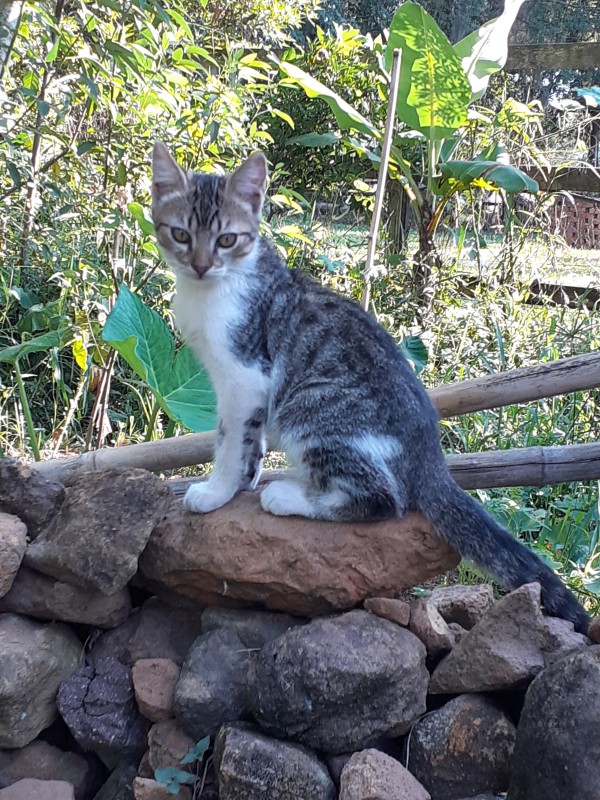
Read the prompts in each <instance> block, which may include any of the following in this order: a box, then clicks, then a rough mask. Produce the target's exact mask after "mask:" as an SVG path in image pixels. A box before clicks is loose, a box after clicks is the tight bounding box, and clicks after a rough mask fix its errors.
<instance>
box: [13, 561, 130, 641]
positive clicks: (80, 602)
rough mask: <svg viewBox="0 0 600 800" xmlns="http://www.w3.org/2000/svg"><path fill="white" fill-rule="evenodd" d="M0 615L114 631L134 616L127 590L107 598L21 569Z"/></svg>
mask: <svg viewBox="0 0 600 800" xmlns="http://www.w3.org/2000/svg"><path fill="white" fill-rule="evenodd" d="M0 611H13V612H17V613H19V614H27V615H28V616H29V617H34V618H35V619H51V620H60V621H61V622H79V623H82V624H84V625H95V626H98V627H99V628H114V627H115V626H116V625H120V624H121V623H122V622H124V621H125V620H126V619H127V617H128V616H129V614H130V613H131V601H130V599H129V591H128V590H127V589H126V588H125V589H120V590H119V591H118V592H116V593H115V594H111V595H109V596H106V595H104V594H101V593H100V592H94V591H90V590H89V589H82V588H80V587H78V586H70V585H69V584H68V583H62V582H61V581H58V580H56V578H50V577H49V576H48V575H42V573H41V572H36V571H35V570H33V569H28V568H27V567H21V569H20V570H19V572H18V575H17V577H16V578H15V581H14V583H13V585H12V589H11V590H10V592H8V594H7V595H6V596H5V597H3V598H2V599H1V600H0Z"/></svg>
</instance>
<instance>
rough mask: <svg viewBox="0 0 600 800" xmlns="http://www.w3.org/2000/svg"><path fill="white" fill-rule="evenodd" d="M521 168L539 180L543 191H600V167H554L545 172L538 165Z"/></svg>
mask: <svg viewBox="0 0 600 800" xmlns="http://www.w3.org/2000/svg"><path fill="white" fill-rule="evenodd" d="M520 169H521V170H522V171H523V172H525V174H527V175H529V177H530V178H533V179H534V180H535V181H537V182H538V185H539V187H540V190H541V191H543V192H560V191H565V192H583V193H584V194H585V193H600V168H595V169H594V168H592V167H587V168H582V169H565V168H560V169H557V168H555V167H552V168H550V169H549V170H544V172H542V171H541V170H540V169H539V168H538V167H520Z"/></svg>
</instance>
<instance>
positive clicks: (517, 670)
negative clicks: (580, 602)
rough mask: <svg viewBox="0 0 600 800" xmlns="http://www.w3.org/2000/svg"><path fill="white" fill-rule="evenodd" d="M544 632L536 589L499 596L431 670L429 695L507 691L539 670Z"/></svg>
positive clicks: (523, 588) (535, 586)
mask: <svg viewBox="0 0 600 800" xmlns="http://www.w3.org/2000/svg"><path fill="white" fill-rule="evenodd" d="M545 648H546V627H545V624H544V618H543V616H542V613H541V610H540V586H539V584H537V583H529V584H526V585H525V586H521V587H519V588H518V589H517V590H516V591H514V592H511V593H510V594H508V595H506V597H503V598H502V599H501V600H499V601H498V602H497V603H495V604H494V606H493V607H492V608H491V609H490V610H489V611H488V612H487V614H486V615H485V616H484V617H482V619H481V620H480V622H478V623H477V625H475V627H474V628H472V629H471V630H470V631H468V633H466V634H465V636H464V637H463V638H462V639H461V641H460V642H459V643H458V644H456V645H455V647H454V649H453V650H452V652H451V653H449V654H448V655H447V656H446V658H444V659H443V660H442V661H441V662H440V664H439V665H438V666H437V668H436V669H435V672H434V673H433V675H432V676H431V682H430V684H429V692H430V694H440V693H441V694H444V693H446V694H458V693H460V692H485V691H490V690H493V689H510V688H515V687H518V686H521V685H523V684H526V683H527V682H528V681H530V680H531V679H532V678H534V677H535V676H536V675H537V674H538V673H539V672H541V670H542V669H543V668H544V665H545Z"/></svg>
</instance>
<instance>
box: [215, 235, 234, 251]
mask: <svg viewBox="0 0 600 800" xmlns="http://www.w3.org/2000/svg"><path fill="white" fill-rule="evenodd" d="M237 238H238V237H237V233H222V234H221V235H220V236H219V238H218V239H217V244H218V246H219V247H225V248H226V247H233V245H234V244H235V243H236V242H237Z"/></svg>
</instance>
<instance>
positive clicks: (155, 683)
mask: <svg viewBox="0 0 600 800" xmlns="http://www.w3.org/2000/svg"><path fill="white" fill-rule="evenodd" d="M180 672H181V669H180V668H179V666H178V665H177V664H176V663H175V662H174V661H171V660H170V659H169V658H143V659H140V660H139V661H136V662H135V664H134V665H133V669H132V671H131V674H132V677H133V689H134V692H135V700H136V703H137V704H138V708H139V710H140V711H141V712H142V714H143V715H144V716H145V717H146V719H149V720H150V721H151V722H161V721H162V720H165V719H170V718H171V717H173V716H174V711H173V696H174V694H175V685H176V684H177V681H178V680H179V674H180Z"/></svg>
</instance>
